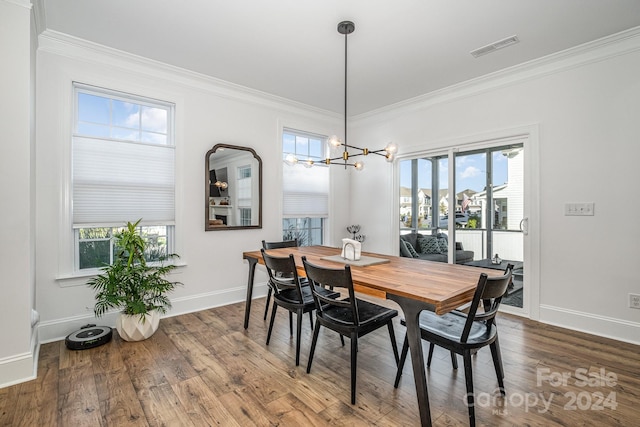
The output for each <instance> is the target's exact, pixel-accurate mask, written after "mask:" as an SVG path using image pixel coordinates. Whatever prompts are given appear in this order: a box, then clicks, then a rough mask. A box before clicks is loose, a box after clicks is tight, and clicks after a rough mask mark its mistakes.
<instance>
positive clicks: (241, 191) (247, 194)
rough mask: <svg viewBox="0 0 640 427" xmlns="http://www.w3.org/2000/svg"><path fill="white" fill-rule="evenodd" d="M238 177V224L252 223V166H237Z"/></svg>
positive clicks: (247, 224)
mask: <svg viewBox="0 0 640 427" xmlns="http://www.w3.org/2000/svg"><path fill="white" fill-rule="evenodd" d="M237 177H238V185H237V188H238V218H239V221H238V224H239V225H240V226H249V225H251V166H250V165H245V166H240V167H238V168H237Z"/></svg>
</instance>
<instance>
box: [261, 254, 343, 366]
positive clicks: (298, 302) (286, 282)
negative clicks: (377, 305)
mask: <svg viewBox="0 0 640 427" xmlns="http://www.w3.org/2000/svg"><path fill="white" fill-rule="evenodd" d="M260 251H261V252H262V258H263V259H264V265H265V266H266V267H267V274H268V275H269V284H268V285H269V288H270V289H271V290H272V291H273V307H272V308H271V321H270V322H269V332H268V333H267V345H269V341H270V340H271V332H272V330H273V323H274V321H275V318H276V310H277V308H278V307H282V308H285V309H286V310H288V311H289V332H290V334H291V336H293V313H296V316H297V319H296V320H297V329H296V366H298V365H299V364H300V337H301V332H302V316H303V315H304V313H309V320H310V321H311V329H313V313H312V311H313V310H314V309H315V303H314V301H313V296H312V295H311V290H310V288H309V286H302V284H301V280H300V278H299V277H298V272H297V270H296V262H295V259H294V257H293V254H290V255H289V256H288V257H275V256H271V255H269V254H268V253H266V252H265V250H264V249H260ZM322 294H323V295H325V296H327V297H329V298H336V297H338V296H339V295H340V294H339V293H337V292H333V291H330V290H327V289H323V291H322Z"/></svg>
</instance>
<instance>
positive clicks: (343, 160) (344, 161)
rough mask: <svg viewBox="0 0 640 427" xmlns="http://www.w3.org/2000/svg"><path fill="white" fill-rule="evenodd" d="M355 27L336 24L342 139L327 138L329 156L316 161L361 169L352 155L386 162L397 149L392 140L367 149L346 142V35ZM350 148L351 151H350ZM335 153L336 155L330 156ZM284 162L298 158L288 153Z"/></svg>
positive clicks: (306, 163)
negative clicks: (341, 83)
mask: <svg viewBox="0 0 640 427" xmlns="http://www.w3.org/2000/svg"><path fill="white" fill-rule="evenodd" d="M355 29H356V27H355V25H354V23H353V22H351V21H342V22H340V23H339V24H338V32H339V33H340V34H344V141H343V140H342V139H340V138H338V137H337V136H335V135H334V136H332V137H330V138H329V139H328V140H327V144H328V146H329V147H328V148H329V153H330V154H329V156H328V157H327V158H325V159H324V160H321V161H318V163H321V164H326V165H343V166H344V168H345V169H346V168H347V166H353V167H354V168H355V169H356V170H358V171H359V170H362V169H363V168H364V162H362V161H360V160H357V161H354V162H353V163H351V162H350V160H351V159H352V158H354V157H359V156H367V155H369V154H376V155H378V156H382V157H384V158H385V159H386V160H387V161H388V162H392V161H393V159H394V156H395V153H396V152H397V151H398V146H397V145H396V144H394V143H393V142H389V143H388V144H387V145H386V146H385V147H384V148H381V149H379V150H369V149H368V148H360V147H356V146H353V145H349V144H348V143H347V93H348V92H347V36H348V35H349V34H351V33H353V32H354V31H355ZM341 147H342V149H343V151H342V153H340V155H337V154H338V153H339V152H340V151H339V150H340V148H341ZM350 150H351V151H350ZM334 154H336V157H331V156H333V155H334ZM285 162H286V163H287V164H289V165H294V164H296V163H298V159H297V158H296V156H295V155H293V154H288V155H287V156H286V157H285ZM302 164H303V165H304V166H305V167H307V168H310V167H312V166H313V165H314V164H315V161H314V160H312V159H307V160H304V161H302Z"/></svg>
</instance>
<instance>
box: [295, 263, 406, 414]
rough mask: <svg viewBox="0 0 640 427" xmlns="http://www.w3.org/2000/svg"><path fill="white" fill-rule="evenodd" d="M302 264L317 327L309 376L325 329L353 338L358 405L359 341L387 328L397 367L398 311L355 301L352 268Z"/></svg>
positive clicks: (353, 391) (353, 398)
mask: <svg viewBox="0 0 640 427" xmlns="http://www.w3.org/2000/svg"><path fill="white" fill-rule="evenodd" d="M302 264H303V265H304V269H305V272H306V274H307V279H308V280H309V284H310V287H311V293H312V295H313V299H314V301H315V305H316V326H315V328H314V329H313V341H312V342H311V351H310V353H309V362H308V364H307V373H310V372H311V364H312V362H313V355H314V352H315V349H316V344H317V342H318V335H319V333H320V328H321V327H322V326H324V327H325V328H328V329H331V330H333V331H336V332H338V333H339V334H340V336H341V337H342V336H346V337H348V338H350V339H351V403H352V404H355V403H356V371H357V360H358V358H357V355H358V338H359V337H362V336H364V335H366V334H368V333H369V332H373V331H375V330H377V329H378V328H381V327H383V326H385V325H387V327H388V329H389V336H390V338H391V346H392V348H393V355H394V357H395V360H396V364H397V363H398V360H399V358H398V347H397V345H396V338H395V334H394V331H393V318H394V317H396V316H397V315H398V311H397V310H393V309H391V308H387V307H383V306H381V305H377V304H373V303H370V302H368V301H364V300H361V299H358V298H356V296H355V292H354V289H353V281H352V279H351V267H350V266H349V265H346V266H345V268H344V269H329V268H324V267H321V266H317V265H314V264H311V263H310V262H308V261H307V259H306V257H304V256H303V257H302ZM327 287H333V289H334V290H338V291H340V290H343V292H344V293H345V294H346V295H348V296H347V297H345V298H342V299H339V298H338V297H334V296H330V295H327V294H326V288H327Z"/></svg>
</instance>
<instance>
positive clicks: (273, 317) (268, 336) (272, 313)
mask: <svg viewBox="0 0 640 427" xmlns="http://www.w3.org/2000/svg"><path fill="white" fill-rule="evenodd" d="M277 308H278V305H277V304H276V302H275V301H274V302H273V307H272V308H271V321H270V322H269V332H267V345H269V340H270V339H271V331H272V330H273V321H274V320H275V319H276V309H277Z"/></svg>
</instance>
